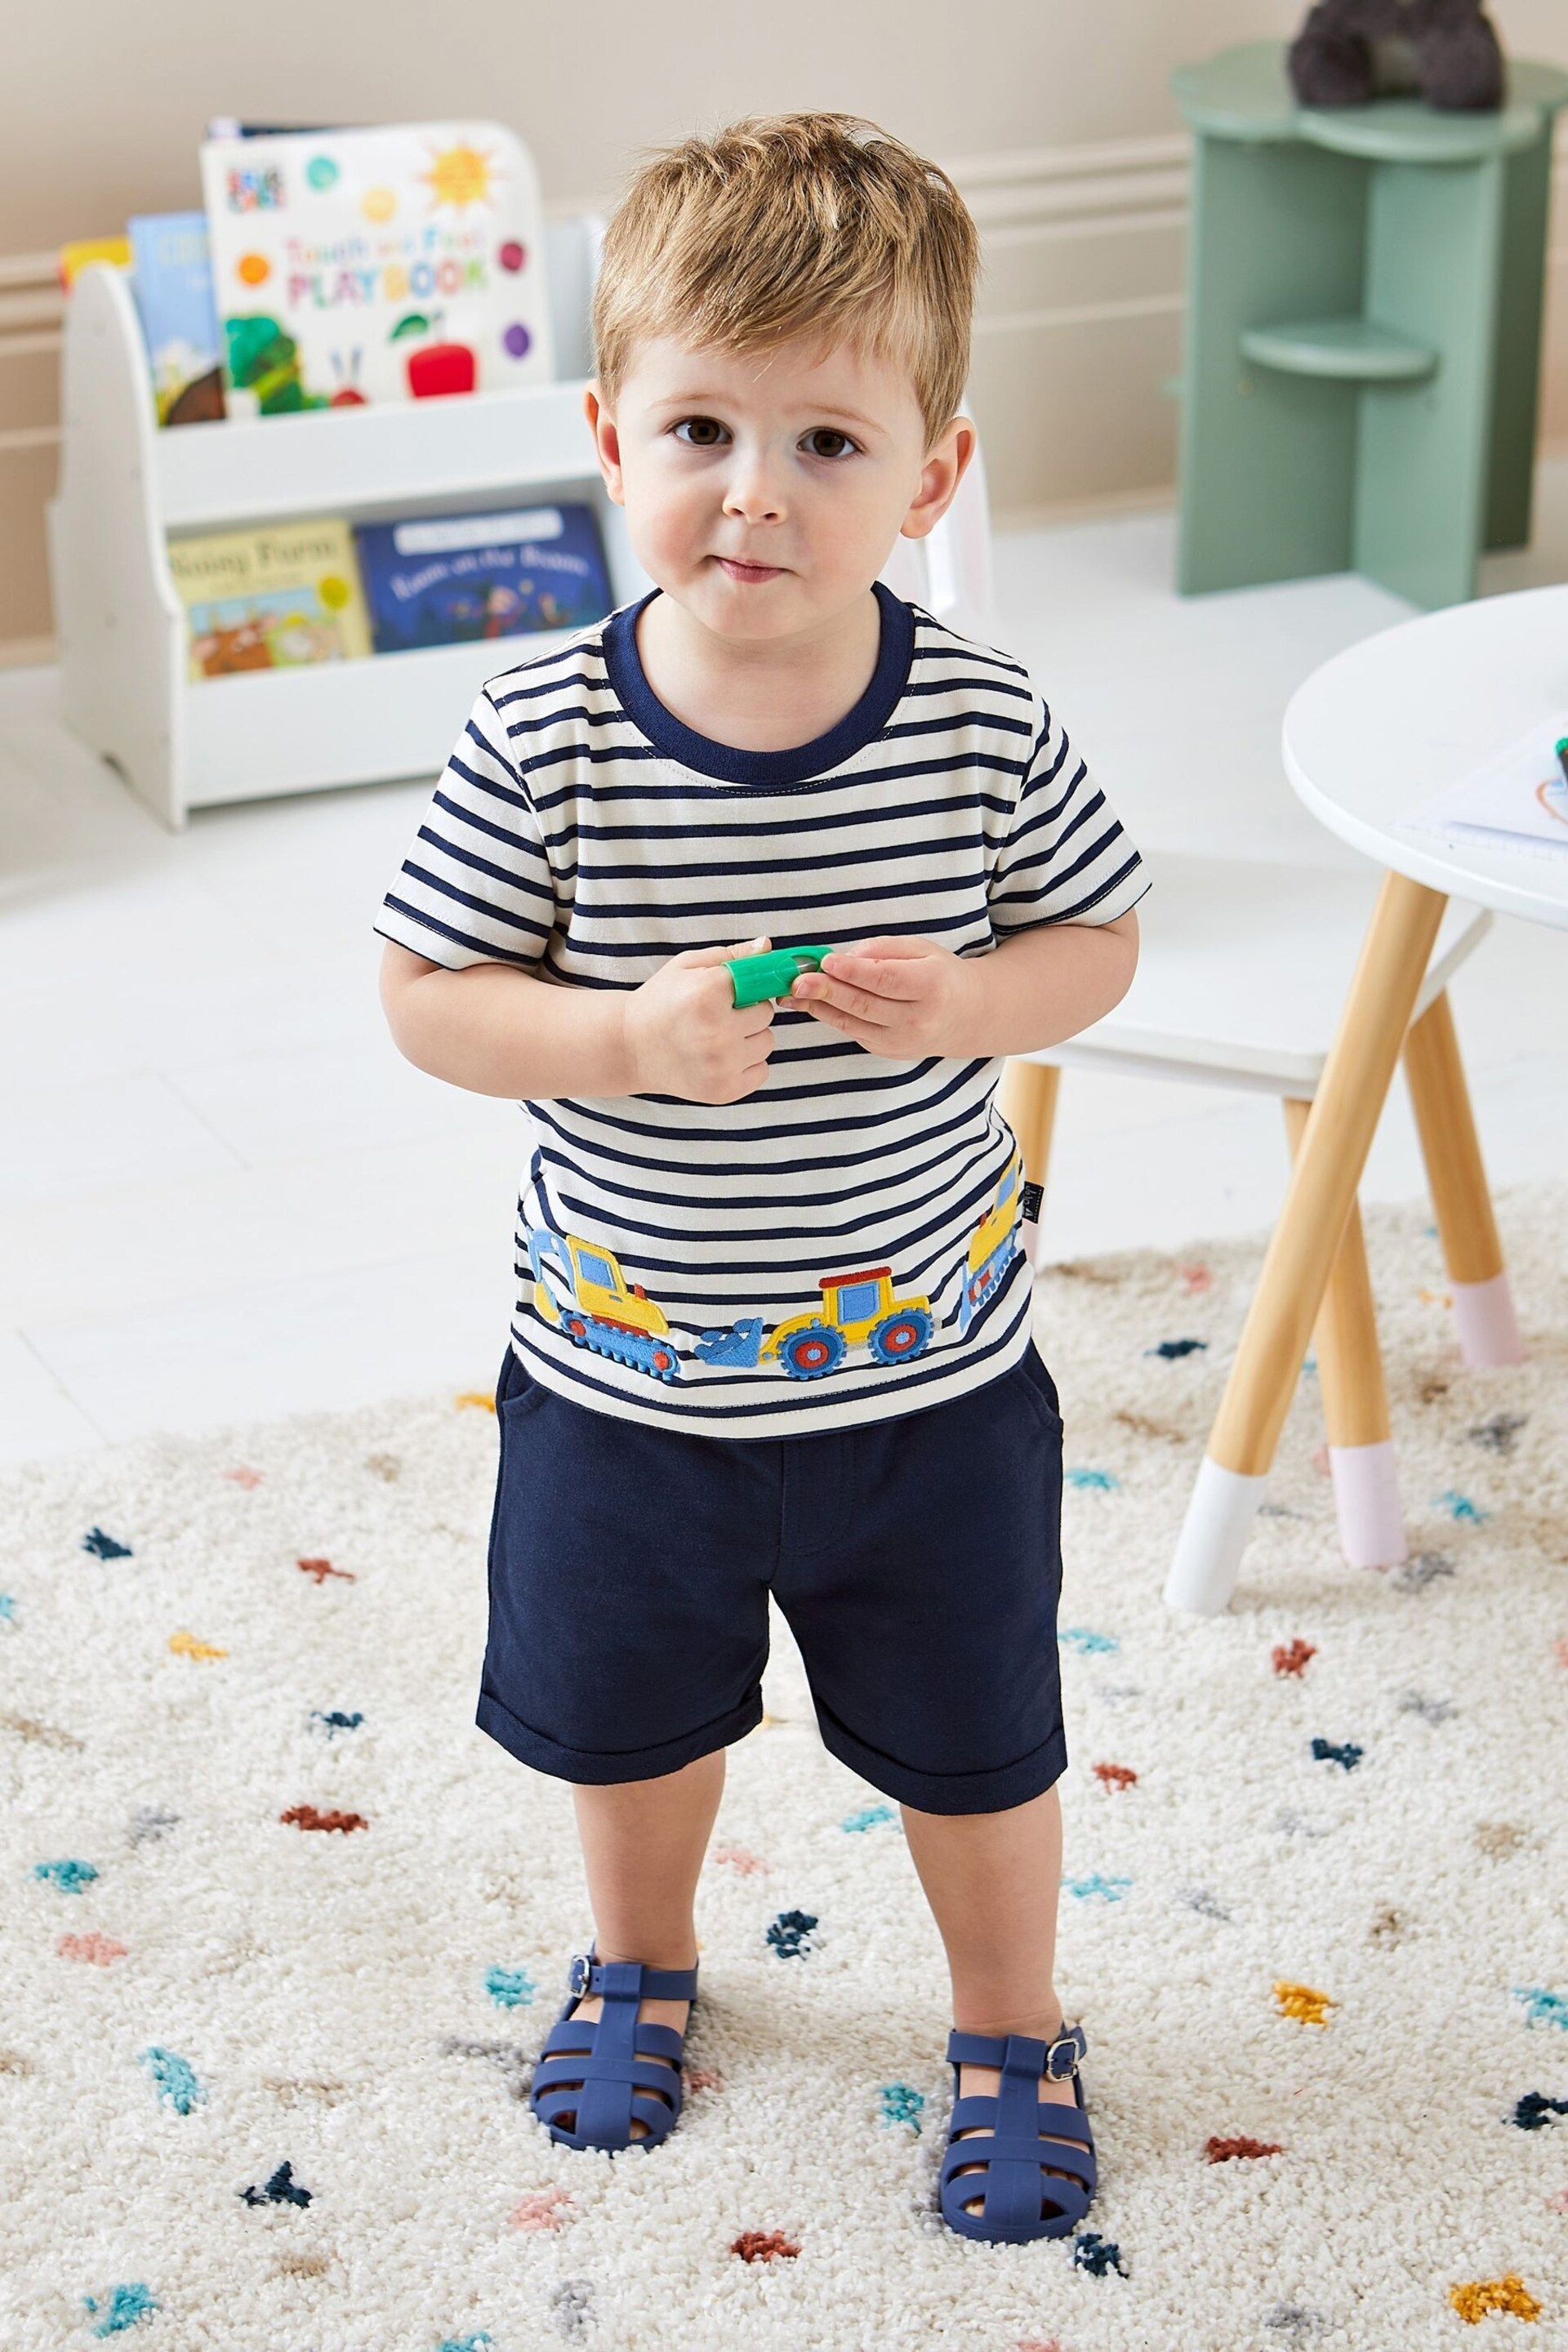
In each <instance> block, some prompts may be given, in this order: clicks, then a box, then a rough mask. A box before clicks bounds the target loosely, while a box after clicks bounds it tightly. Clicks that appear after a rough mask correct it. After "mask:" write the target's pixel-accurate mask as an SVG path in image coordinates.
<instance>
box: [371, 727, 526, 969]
mask: <svg viewBox="0 0 1568 2352" xmlns="http://www.w3.org/2000/svg"><path fill="white" fill-rule="evenodd" d="M506 740H507V739H506V729H505V726H504V724H503V723H502V720H501V717H500V712H499V711H498V710H497V709H496V707H495V704H494V703H493V702H492V701H491V699H490V697H489V690H488V689H487V690H486V691H485V692H484V693H483V694H481V695H480V696H479V700H478V701H477V702H476V703H475V705H474V707H473V709H472V711H471V712H470V713H469V716H468V725H467V726H466V727H465V728H464V730H463V732H462V734H461V735H460V736H459V737H458V742H457V746H456V748H455V750H454V751H453V753H452V756H451V758H450V759H449V760H448V761H447V765H446V769H445V771H444V772H443V774H442V776H441V779H440V782H438V783H437V786H436V790H435V792H434V793H433V794H432V795H431V799H430V803H429V806H428V807H427V808H426V812H425V815H424V819H423V821H422V823H421V824H420V827H419V830H418V832H417V833H416V835H415V836H414V839H413V841H412V842H411V843H410V845H409V848H408V854H407V856H405V858H404V861H403V864H402V866H401V867H400V868H399V869H398V872H397V874H396V876H395V878H394V881H393V884H392V887H391V888H390V889H389V890H388V891H387V894H386V897H385V898H384V899H383V901H382V904H381V909H380V912H379V913H378V915H377V917H376V921H375V929H376V930H377V931H379V932H380V934H381V936H382V938H383V939H386V940H395V941H396V943H397V945H398V946H399V947H402V948H407V949H409V950H410V951H411V952H412V953H413V954H415V955H417V956H424V957H425V958H426V961H428V962H430V963H439V964H445V965H447V968H448V969H449V970H451V971H461V970H462V969H463V967H464V966H465V965H468V964H474V963H515V964H526V965H534V964H537V963H538V962H539V961H540V960H541V958H542V955H543V953H544V949H545V945H546V942H547V941H548V940H549V938H550V934H551V932H552V929H554V927H555V887H554V883H553V880H552V876H551V871H550V860H549V857H548V856H547V854H546V850H545V845H544V836H543V835H542V832H541V830H540V825H539V819H538V816H537V815H536V814H535V812H534V809H533V805H532V803H531V801H530V800H529V797H528V794H527V793H526V792H525V791H524V789H523V785H522V781H521V777H520V776H519V775H518V772H517V771H516V769H515V768H514V767H513V766H512V764H511V762H510V760H509V759H508V757H507V755H506V752H505V751H504V750H503V749H501V746H502V745H504V743H505V742H506Z"/></svg>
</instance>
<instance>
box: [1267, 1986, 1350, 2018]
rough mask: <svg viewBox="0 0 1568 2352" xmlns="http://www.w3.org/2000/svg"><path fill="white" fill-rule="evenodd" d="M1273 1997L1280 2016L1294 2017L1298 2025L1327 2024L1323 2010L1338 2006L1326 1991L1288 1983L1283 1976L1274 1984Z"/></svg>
mask: <svg viewBox="0 0 1568 2352" xmlns="http://www.w3.org/2000/svg"><path fill="white" fill-rule="evenodd" d="M1274 1998H1275V2000H1277V2001H1278V2002H1279V2014H1280V2016H1281V2017H1291V2018H1294V2019H1295V2020H1296V2021H1297V2023H1298V2024H1300V2025H1327V2023H1328V2018H1327V2016H1326V2015H1325V2014H1324V2012H1325V2011H1328V2010H1331V2009H1337V2008H1338V2007H1339V2003H1338V2001H1337V2000H1332V1999H1331V1996H1330V1995H1329V1994H1328V1993H1326V1992H1314V1991H1313V1990H1312V1988H1311V1986H1310V1985H1304V1984H1290V1983H1289V1982H1287V1981H1286V1979H1283V1978H1281V1979H1279V1982H1278V1983H1277V1984H1276V1985H1275V1988H1274Z"/></svg>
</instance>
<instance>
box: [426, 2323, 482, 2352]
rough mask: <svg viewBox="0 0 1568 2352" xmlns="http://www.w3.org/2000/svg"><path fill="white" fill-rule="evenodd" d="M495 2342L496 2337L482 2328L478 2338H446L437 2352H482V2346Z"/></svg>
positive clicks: (442, 2340) (444, 2337)
mask: <svg viewBox="0 0 1568 2352" xmlns="http://www.w3.org/2000/svg"><path fill="white" fill-rule="evenodd" d="M494 2342H495V2337H494V2336H492V2335H491V2334H490V2332H489V2329H488V2328H486V2327H481V2328H480V2330H479V2334H478V2335H477V2336H443V2337H442V2338H441V2341H440V2343H439V2344H438V2345H437V2347H436V2352H480V2347H481V2346H482V2345H486V2344H493V2343H494Z"/></svg>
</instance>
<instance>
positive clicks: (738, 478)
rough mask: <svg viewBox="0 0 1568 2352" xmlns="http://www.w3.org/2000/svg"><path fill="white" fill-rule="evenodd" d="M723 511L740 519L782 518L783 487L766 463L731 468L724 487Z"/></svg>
mask: <svg viewBox="0 0 1568 2352" xmlns="http://www.w3.org/2000/svg"><path fill="white" fill-rule="evenodd" d="M724 512H725V513H726V514H728V515H734V516H735V517H736V518H737V519H738V520H740V521H742V522H783V520H784V489H783V487H782V485H781V484H780V482H779V480H778V478H777V477H776V476H775V475H774V474H773V471H772V470H771V468H770V467H768V466H767V465H766V464H763V463H757V462H753V463H752V464H751V465H747V466H738V467H736V468H735V469H734V471H733V472H732V473H731V476H730V478H729V480H728V481H727V482H726V484H725V487H724Z"/></svg>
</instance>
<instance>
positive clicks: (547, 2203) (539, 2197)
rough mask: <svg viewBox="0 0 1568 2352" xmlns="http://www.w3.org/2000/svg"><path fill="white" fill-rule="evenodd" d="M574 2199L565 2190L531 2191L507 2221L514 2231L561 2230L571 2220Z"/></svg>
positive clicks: (521, 2198)
mask: <svg viewBox="0 0 1568 2352" xmlns="http://www.w3.org/2000/svg"><path fill="white" fill-rule="evenodd" d="M571 2205H572V2199H571V2197H570V2196H569V2195H568V2193H567V2191H566V2190H565V2189H530V2190H529V2192H528V2194H527V2195H526V2196H525V2197H520V2198H519V2199H518V2200H517V2203H516V2204H515V2205H514V2206H513V2207H512V2209H511V2211H510V2214H509V2215H508V2216H507V2219H508V2220H509V2221H510V2223H511V2226H512V2228H513V2229H514V2230H559V2229H560V2228H561V2226H562V2224H563V2222H564V2221H567V2220H569V2218H570V2209H571Z"/></svg>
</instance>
